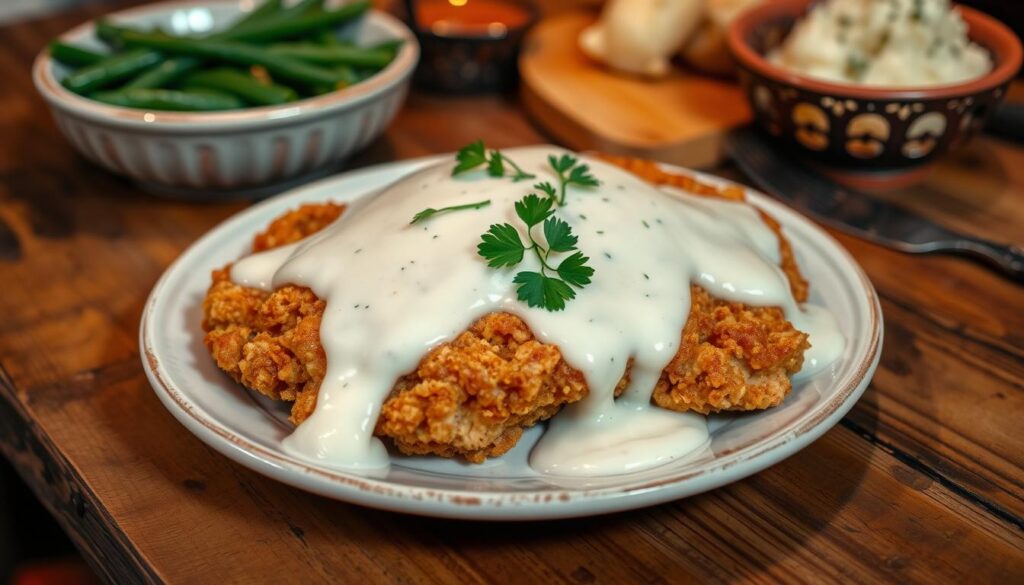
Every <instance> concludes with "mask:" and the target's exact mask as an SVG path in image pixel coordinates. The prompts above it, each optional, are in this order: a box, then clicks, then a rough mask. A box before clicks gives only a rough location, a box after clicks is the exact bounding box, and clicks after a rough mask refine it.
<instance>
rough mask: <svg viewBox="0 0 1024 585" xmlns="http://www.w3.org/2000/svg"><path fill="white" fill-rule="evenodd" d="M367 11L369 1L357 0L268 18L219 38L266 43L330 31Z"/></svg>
mask: <svg viewBox="0 0 1024 585" xmlns="http://www.w3.org/2000/svg"><path fill="white" fill-rule="evenodd" d="M369 8H370V1H369V0H359V1H358V2H353V3H351V4H346V5H345V6H342V7H341V8H338V9H336V10H328V11H325V10H309V11H307V12H305V13H304V14H300V15H298V16H295V17H293V18H272V19H267V20H263V21H259V22H254V23H252V24H251V25H249V26H245V27H241V28H239V29H237V30H232V31H227V32H226V34H225V35H224V36H223V37H222V38H224V39H229V40H233V41H246V42H269V41H276V40H281V39H287V38H291V37H296V36H300V35H305V34H308V33H311V32H313V31H316V30H321V29H325V28H333V27H336V26H338V25H339V24H341V23H343V22H346V21H349V20H352V19H354V18H356V17H357V16H359V15H361V14H363V13H364V12H366V10H367V9H369Z"/></svg>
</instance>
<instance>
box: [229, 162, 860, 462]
mask: <svg viewBox="0 0 1024 585" xmlns="http://www.w3.org/2000/svg"><path fill="white" fill-rule="evenodd" d="M553 153H556V149H554V148H551V147H532V148H523V149H513V150H509V151H507V152H506V153H505V154H507V155H508V156H509V157H510V158H512V159H514V160H515V161H516V162H517V163H518V164H519V165H520V166H521V167H522V168H523V169H524V170H525V171H526V172H529V173H532V174H535V175H537V179H536V181H554V180H555V176H554V173H553V171H552V170H551V168H550V166H549V165H548V163H547V157H548V155H549V154H553ZM581 158H582V159H583V162H584V163H586V164H589V165H590V166H591V169H592V172H593V174H594V175H595V176H596V177H597V178H598V179H599V180H600V181H601V185H600V186H598V187H596V188H589V189H576V188H574V187H571V186H570V187H569V191H568V196H567V200H566V203H565V205H564V206H562V207H559V208H558V211H557V216H558V217H560V218H561V219H563V220H564V221H566V222H568V223H569V225H570V226H571V228H572V232H573V233H574V234H575V235H577V236H578V238H579V242H578V246H579V249H580V250H582V251H583V252H584V253H585V254H587V255H588V256H589V257H590V261H589V265H590V266H592V267H593V269H594V275H593V277H592V282H591V283H590V284H589V285H587V286H586V287H584V288H581V289H578V290H577V291H576V293H577V296H576V298H575V299H573V300H571V301H569V302H568V303H567V304H566V307H565V309H564V310H562V311H556V312H553V311H548V310H545V309H543V308H532V307H528V306H527V305H526V304H525V303H523V302H521V301H519V300H518V299H517V296H516V284H515V283H514V282H513V278H514V277H515V274H516V273H517V272H519V271H520V270H521V269H525V270H537V269H538V266H537V265H536V264H531V262H533V263H536V262H537V260H536V258H533V257H531V256H530V255H527V256H526V257H525V258H524V260H523V263H522V264H520V265H519V266H517V267H515V268H511V269H497V270H496V269H493V268H489V267H488V266H487V264H486V262H485V261H484V259H482V258H481V257H480V256H479V255H478V253H477V244H478V243H479V241H480V235H481V234H483V233H484V232H486V231H487V229H488V227H489V226H490V225H492V224H500V223H506V222H507V223H511V224H513V225H516V226H522V224H521V222H519V221H518V220H517V218H516V216H515V211H514V203H515V202H516V201H519V200H520V199H522V197H523V196H525V195H526V194H527V193H529V192H531V188H530V185H531V184H532V183H533V182H536V181H530V182H513V181H511V180H509V179H495V178H491V177H488V176H487V175H486V173H485V172H484V171H473V172H469V173H466V174H464V175H460V176H458V177H452V176H451V168H452V165H451V163H448V162H447V161H446V162H443V163H440V164H438V165H435V166H432V167H430V168H427V169H425V170H422V171H420V172H417V173H414V174H412V175H410V176H408V177H405V178H403V179H401V180H399V181H398V182H396V183H395V184H393V185H391V186H389V187H387V188H385V189H384V190H383V191H382V192H381V193H379V194H377V195H376V196H372V197H367V198H364V199H361V200H359V201H358V202H356V203H354V204H352V205H351V206H350V207H349V209H348V210H347V211H346V212H345V213H344V214H343V215H342V217H341V218H340V219H339V220H338V221H336V222H335V223H334V224H332V225H331V226H329V227H327V228H326V229H324V230H322V231H321V232H318V233H317V234H314V235H313V236H311V237H310V238H308V239H306V240H303V241H301V242H298V243H296V244H292V245H290V246H285V247H282V248H277V249H274V250H270V251H267V252H262V253H258V254H254V255H252V256H249V257H247V258H245V259H243V260H241V261H239V262H238V263H236V264H235V265H234V267H233V268H232V271H231V276H232V279H233V280H234V281H235V282H237V283H238V284H241V285H244V286H250V287H256V288H260V289H263V290H267V291H269V290H273V289H275V288H278V287H280V286H283V285H286V284H296V285H301V286H307V287H309V288H310V289H312V290H313V292H314V293H316V294H317V296H319V297H320V298H321V299H324V300H325V301H326V310H325V312H324V316H323V320H322V323H321V329H320V338H321V343H322V345H323V347H324V350H325V351H326V354H327V372H326V375H325V377H324V380H323V383H322V385H321V387H320V392H319V396H318V398H317V406H316V410H315V411H314V412H313V414H312V415H311V416H310V417H309V418H308V419H307V420H306V421H305V422H304V423H302V424H301V425H300V426H298V427H297V428H296V429H295V431H294V432H293V433H292V434H291V435H290V436H289V437H287V438H286V439H285V442H284V444H285V448H286V449H287V450H289V451H290V452H292V453H293V454H295V455H297V456H300V457H303V458H306V459H310V460H313V461H315V462H317V463H318V464H321V465H326V466H331V467H337V468H343V469H350V470H351V469H355V470H380V469H382V468H386V467H387V466H388V464H389V459H388V454H387V451H386V449H385V448H384V445H383V444H382V443H381V442H380V440H379V439H377V438H375V437H374V436H373V430H374V426H375V424H376V421H377V416H378V414H379V412H380V408H381V405H382V403H383V402H384V400H385V399H386V398H387V396H388V394H389V392H390V391H391V389H392V387H393V386H394V384H395V381H396V380H397V379H398V378H399V377H401V376H403V375H405V374H407V373H408V372H410V371H413V370H415V368H416V366H417V364H418V363H419V362H420V360H421V359H422V358H423V357H424V356H425V355H426V354H427V353H428V352H429V351H430V350H431V349H432V348H434V347H436V346H437V345H438V344H441V343H444V342H446V341H451V340H453V339H454V338H455V337H456V336H458V335H459V334H460V333H461V332H462V331H464V330H465V329H466V328H467V327H469V326H470V325H471V324H472V323H473V322H475V321H476V320H477V319H479V318H480V317H483V316H484V315H486V314H488V313H492V312H509V313H512V314H515V315H517V316H519V317H520V318H522V319H523V320H524V321H525V322H526V323H527V325H529V327H530V328H531V329H532V331H533V333H534V335H535V336H536V337H537V339H538V340H540V341H542V342H544V343H550V344H554V345H557V346H558V348H559V350H560V351H561V353H562V355H563V357H564V359H565V360H566V362H567V363H568V364H569V365H571V366H572V367H574V368H576V369H577V370H579V371H580V372H582V373H583V375H584V377H585V379H586V381H587V385H588V387H589V390H590V392H589V394H588V396H587V397H585V398H584V399H582V400H581V401H579V402H577V403H574V404H571V405H569V406H567V407H565V408H564V409H563V410H562V411H561V412H559V413H558V414H557V415H555V417H554V418H553V419H552V421H551V423H550V426H549V428H548V430H547V432H546V433H545V435H544V436H543V437H542V438H541V440H540V442H539V443H538V444H537V445H536V447H535V448H534V450H533V452H532V454H531V458H530V463H531V466H532V467H533V468H534V469H535V470H537V471H539V472H542V473H552V474H558V475H611V474H617V473H627V472H632V471H639V470H642V469H647V468H651V467H654V466H657V465H661V464H664V463H667V462H669V461H672V460H675V459H679V458H681V457H684V456H686V455H687V454H689V453H692V452H693V451H695V450H696V449H698V448H700V447H701V446H703V445H704V444H705V443H706V442H707V440H708V433H707V425H706V422H705V418H704V417H703V416H700V415H696V414H692V413H676V412H671V411H668V410H663V409H661V408H658V407H656V406H654V405H652V404H651V393H652V391H653V389H654V386H655V383H656V382H657V381H658V378H659V377H660V375H661V372H662V370H663V369H664V368H665V366H666V365H667V364H668V363H669V361H671V359H672V358H673V356H674V355H675V354H676V352H677V351H678V349H679V337H680V332H681V331H682V329H683V326H684V325H685V323H686V319H687V316H688V314H689V309H690V283H691V282H692V283H696V284H699V285H700V286H702V287H704V288H705V289H707V290H708V292H709V293H711V294H712V295H713V296H716V297H719V298H723V299H727V300H733V301H738V302H743V303H747V304H749V305H760V306H779V307H781V308H782V309H783V311H784V312H785V314H786V317H787V318H788V319H789V320H790V321H792V323H793V325H794V326H795V327H796V328H797V329H799V330H801V331H804V332H806V333H808V334H809V336H810V342H811V345H812V347H811V349H809V350H808V351H807V353H806V354H805V359H804V369H803V370H802V371H801V373H800V375H801V376H806V375H809V374H811V373H813V371H815V370H818V369H821V368H823V367H825V366H826V365H828V364H829V363H830V362H831V361H833V360H834V359H835V358H836V357H837V356H838V355H839V353H840V352H841V351H842V349H843V346H844V340H843V337H842V335H841V334H840V333H839V331H838V328H837V326H836V323H835V320H834V319H833V317H832V315H831V314H829V313H828V312H827V311H825V310H824V309H821V308H819V307H813V306H805V307H803V308H801V307H799V306H798V305H797V303H796V302H795V301H794V299H793V297H792V294H791V292H790V288H789V281H788V280H787V278H786V276H785V274H784V273H783V272H782V270H781V269H780V268H779V267H778V263H779V243H778V240H777V238H776V236H775V234H774V233H773V232H772V231H771V230H770V229H768V228H767V227H766V226H765V225H764V224H763V223H762V222H761V220H760V218H759V217H758V215H757V213H756V212H755V210H754V209H752V208H751V207H749V206H748V205H746V204H744V203H735V202H730V201H722V200H715V199H709V198H702V197H696V196H691V195H686V194H685V193H683V192H681V191H672V190H669V189H658V188H656V187H653V186H651V185H650V184H648V183H646V182H644V181H642V180H641V179H639V178H637V177H635V176H633V175H632V174H630V173H628V172H626V171H624V170H622V169H619V168H617V167H613V166H611V165H608V164H605V163H603V162H601V161H598V160H593V159H589V158H587V157H581ZM483 199H489V200H490V201H491V203H490V205H488V206H486V207H483V208H481V209H475V210H466V211H459V212H453V213H447V214H439V215H436V216H434V217H432V218H430V219H428V220H426V221H423V222H418V223H416V224H412V225H410V223H409V220H410V219H411V218H412V217H413V216H414V215H415V214H416V213H418V212H419V211H421V210H423V209H424V208H427V207H431V208H435V209H440V208H442V207H447V206H453V205H463V204H467V203H473V202H477V201H480V200H483ZM520 229H522V228H521V227H520ZM523 235H525V234H523ZM631 358H632V359H633V369H632V372H631V376H630V382H629V386H628V387H627V388H626V390H625V392H624V393H623V395H622V396H621V397H620V398H619V399H615V398H614V391H615V387H616V385H617V383H618V382H619V380H620V379H621V378H622V376H623V374H624V372H625V369H626V366H627V364H628V363H629V360H630V359H631Z"/></svg>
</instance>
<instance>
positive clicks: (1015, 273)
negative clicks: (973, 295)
mask: <svg viewBox="0 0 1024 585" xmlns="http://www.w3.org/2000/svg"><path fill="white" fill-rule="evenodd" d="M949 251H951V252H956V253H960V254H965V255H968V256H974V257H976V258H980V259H981V260H984V261H985V262H987V263H989V264H991V265H992V266H994V267H995V268H998V269H999V270H1001V271H1003V272H1004V273H1005V274H1006V275H1007V276H1009V277H1010V278H1012V279H1014V280H1017V281H1020V282H1024V248H1020V247H1018V246H1002V245H999V244H994V243H992V242H988V241H985V240H979V239H975V238H965V239H963V240H959V241H957V242H955V243H953V245H952V246H950V248H949Z"/></svg>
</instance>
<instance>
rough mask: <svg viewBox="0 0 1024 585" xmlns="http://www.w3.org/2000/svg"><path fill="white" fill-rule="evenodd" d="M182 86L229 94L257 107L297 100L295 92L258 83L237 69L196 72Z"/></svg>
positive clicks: (277, 86) (282, 87) (287, 88)
mask: <svg viewBox="0 0 1024 585" xmlns="http://www.w3.org/2000/svg"><path fill="white" fill-rule="evenodd" d="M184 85H185V87H186V88H192V87H200V88H206V89H214V90H219V91H223V92H225V93H230V94H233V95H236V96H238V97H240V98H242V99H243V100H245V101H246V102H248V103H250V104H253V105H257V106H266V105H276V104H283V103H286V102H291V101H295V100H296V99H298V95H297V94H296V93H295V90H293V89H292V88H290V87H284V86H282V85H277V84H269V85H267V84H263V83H260V82H258V81H256V80H255V79H253V78H252V76H250V75H247V74H245V73H243V72H241V71H238V70H237V69H228V68H220V69H209V70H206V71H197V72H195V73H193V74H191V75H189V76H188V77H187V78H186V79H185V81H184Z"/></svg>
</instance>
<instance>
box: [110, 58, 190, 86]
mask: <svg viewBox="0 0 1024 585" xmlns="http://www.w3.org/2000/svg"><path fill="white" fill-rule="evenodd" d="M202 64H203V62H202V61H201V60H199V59H196V58H195V57H174V58H172V59H167V60H166V61H164V62H163V63H160V64H159V65H157V66H156V67H153V68H151V69H149V70H147V71H143V72H142V73H140V74H139V76H138V77H136V78H135V79H133V80H131V81H129V82H128V83H126V84H124V87H126V88H131V87H141V88H156V87H165V86H167V85H168V84H171V83H173V82H175V81H177V80H178V79H181V77H182V76H183V75H185V74H186V73H188V72H189V71H193V70H195V69H198V68H199V66H200V65H202Z"/></svg>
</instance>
